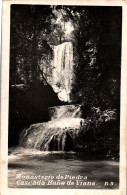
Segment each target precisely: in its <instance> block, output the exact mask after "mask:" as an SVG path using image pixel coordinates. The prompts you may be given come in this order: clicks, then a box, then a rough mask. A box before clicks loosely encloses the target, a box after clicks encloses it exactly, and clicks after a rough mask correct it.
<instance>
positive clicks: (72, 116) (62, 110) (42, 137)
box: [20, 105, 84, 151]
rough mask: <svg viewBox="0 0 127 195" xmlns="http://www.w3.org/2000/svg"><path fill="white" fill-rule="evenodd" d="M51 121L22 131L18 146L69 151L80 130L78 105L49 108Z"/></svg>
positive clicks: (81, 120) (80, 119)
mask: <svg viewBox="0 0 127 195" xmlns="http://www.w3.org/2000/svg"><path fill="white" fill-rule="evenodd" d="M49 112H50V117H51V119H52V120H51V121H49V122H46V123H38V124H34V125H31V126H30V128H28V129H26V130H24V131H23V133H22V135H21V139H20V146H23V147H25V148H34V149H37V150H43V151H69V150H73V149H74V147H75V146H76V143H77V139H78V134H79V131H80V130H81V123H82V124H83V123H84V119H82V118H81V110H80V105H66V106H57V107H52V108H49Z"/></svg>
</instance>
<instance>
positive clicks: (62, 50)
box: [47, 42, 74, 102]
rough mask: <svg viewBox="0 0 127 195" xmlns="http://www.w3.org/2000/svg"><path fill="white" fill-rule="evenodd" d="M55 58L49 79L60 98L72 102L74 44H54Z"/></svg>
mask: <svg viewBox="0 0 127 195" xmlns="http://www.w3.org/2000/svg"><path fill="white" fill-rule="evenodd" d="M52 49H53V54H54V58H53V61H52V74H51V76H50V77H49V78H47V79H48V82H49V84H50V85H51V86H52V88H53V90H54V91H55V92H56V93H57V94H58V98H59V99H60V100H62V101H65V102H71V99H70V94H71V86H72V82H73V78H74V75H73V66H74V63H73V45H72V43H71V42H65V43H62V44H60V45H57V46H52Z"/></svg>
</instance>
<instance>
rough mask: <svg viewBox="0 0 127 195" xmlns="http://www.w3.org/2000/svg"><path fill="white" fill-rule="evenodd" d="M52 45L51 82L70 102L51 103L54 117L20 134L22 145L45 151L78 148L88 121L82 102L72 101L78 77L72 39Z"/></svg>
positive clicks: (50, 113) (51, 115)
mask: <svg viewBox="0 0 127 195" xmlns="http://www.w3.org/2000/svg"><path fill="white" fill-rule="evenodd" d="M52 47H53V52H54V58H53V60H52V63H51V66H52V67H53V69H52V75H51V76H50V77H48V78H47V82H48V83H49V84H50V85H51V86H52V88H53V90H54V92H55V93H57V95H58V98H59V99H60V100H61V101H63V102H65V104H66V105H62V106H55V107H49V116H50V119H51V120H50V121H48V122H44V123H37V124H33V125H31V126H30V127H29V128H28V129H25V130H24V131H23V132H22V135H21V138H20V146H23V147H25V148H34V149H37V150H43V151H71V150H75V149H76V146H77V144H78V142H79V136H80V132H81V129H82V125H83V123H84V119H83V118H81V117H82V113H81V106H80V105H74V104H71V90H72V83H73V78H74V77H73V75H74V71H73V70H74V63H73V45H72V43H71V42H64V43H62V44H60V45H58V46H52ZM45 71H47V70H45ZM67 103H69V104H68V105H67Z"/></svg>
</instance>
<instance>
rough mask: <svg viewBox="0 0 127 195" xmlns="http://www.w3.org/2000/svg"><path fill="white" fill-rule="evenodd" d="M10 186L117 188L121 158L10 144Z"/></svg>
mask: <svg viewBox="0 0 127 195" xmlns="http://www.w3.org/2000/svg"><path fill="white" fill-rule="evenodd" d="M8 187H10V188H47V189H52V188H54V189H55V188H59V189H64V188H65V189H74V188H77V189H118V187H119V162H116V161H110V160H98V159H97V158H95V157H91V158H89V157H86V156H84V154H81V153H74V152H68V153H67V152H43V151H37V150H31V149H25V148H11V149H9V156H8Z"/></svg>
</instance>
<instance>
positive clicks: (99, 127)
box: [8, 4, 122, 189]
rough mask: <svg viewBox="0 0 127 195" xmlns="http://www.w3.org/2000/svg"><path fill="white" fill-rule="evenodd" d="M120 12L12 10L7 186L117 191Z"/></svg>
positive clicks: (35, 7)
mask: <svg viewBox="0 0 127 195" xmlns="http://www.w3.org/2000/svg"><path fill="white" fill-rule="evenodd" d="M121 32H122V8H121V7H113V6H111V7H108V6H99V7H98V6H65V5H20V4H19V5H16V4H14V5H13V4H12V5H11V15H10V67H9V71H10V74H9V133H8V155H9V156H8V157H9V159H8V186H9V187H11V188H71V189H72V188H79V189H118V188H119V157H120V155H119V153H120V152H119V151H120V147H119V146H120V78H121V39H122V36H121Z"/></svg>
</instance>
